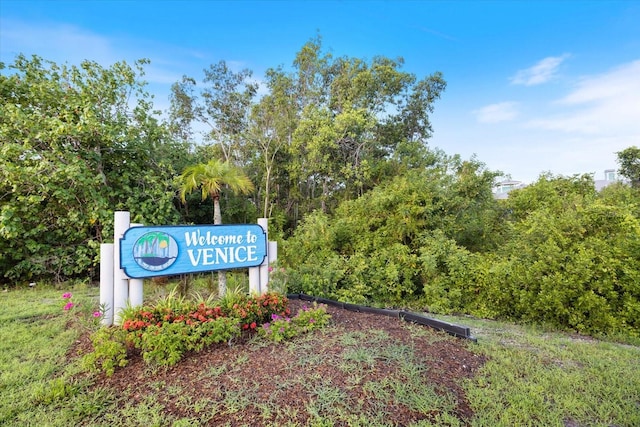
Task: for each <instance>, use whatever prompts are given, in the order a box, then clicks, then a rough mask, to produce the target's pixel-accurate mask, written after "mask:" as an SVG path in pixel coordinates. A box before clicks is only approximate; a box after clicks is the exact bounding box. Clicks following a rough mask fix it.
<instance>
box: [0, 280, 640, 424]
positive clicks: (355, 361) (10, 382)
mask: <svg viewBox="0 0 640 427" xmlns="http://www.w3.org/2000/svg"><path fill="white" fill-rule="evenodd" d="M67 291H72V292H73V294H74V302H77V303H80V308H81V309H83V310H85V311H86V314H87V318H88V320H87V325H86V328H91V327H92V326H91V324H90V323H91V322H90V315H91V311H92V310H93V309H94V308H95V307H96V306H97V300H98V289H97V288H95V287H83V286H76V288H75V289H65V288H59V289H53V288H35V289H15V290H9V291H6V292H1V293H0V337H1V339H0V425H7V426H32V425H33V426H65V427H66V426H70V425H74V426H75V425H92V426H93V425H105V426H107V425H109V426H117V425H126V426H132V425H140V426H145V427H149V426H154V425H157V426H164V425H176V426H185V425H202V424H203V423H204V421H203V420H204V418H199V417H198V416H193V417H189V418H177V417H175V416H172V415H171V414H170V413H168V412H167V411H165V410H164V408H163V406H162V405H161V404H160V403H158V399H155V398H154V396H153V395H147V396H146V397H145V398H144V399H142V400H141V401H140V402H139V403H137V404H135V405H132V404H130V403H129V402H125V401H123V400H122V398H121V397H120V396H119V393H118V390H113V389H109V388H106V387H104V388H100V387H98V388H96V387H94V386H93V385H94V384H95V378H94V377H92V376H91V375H85V374H82V373H81V370H80V367H79V362H78V360H77V359H74V358H71V357H69V351H70V349H71V348H72V346H73V345H74V343H75V341H76V340H77V339H78V337H79V336H80V335H81V334H82V333H83V332H85V331H86V329H83V327H79V326H76V327H74V328H69V327H68V320H69V319H68V316H66V315H65V314H68V313H65V312H64V310H63V306H64V305H65V300H63V299H62V298H61V295H62V294H63V293H64V292H67ZM445 320H448V321H453V322H455V323H459V324H463V325H465V326H469V327H471V329H472V332H473V334H474V335H475V336H476V337H477V338H478V343H477V344H475V345H470V346H469V347H468V348H469V349H470V350H471V351H473V352H477V353H479V354H483V355H485V356H486V357H487V362H486V363H485V364H484V365H483V366H482V368H480V370H479V371H478V372H477V373H476V375H475V376H474V377H473V378H471V379H467V380H464V381H461V386H462V387H463V389H464V391H465V394H466V396H467V399H468V401H469V405H470V407H471V409H472V410H473V412H474V414H475V415H474V417H473V418H472V419H471V420H466V421H464V422H463V421H460V420H458V419H456V418H455V417H452V416H450V413H448V412H446V410H445V409H441V411H442V413H444V414H445V415H447V414H449V415H447V416H443V417H440V419H435V420H432V421H431V422H430V423H429V422H426V421H421V422H419V423H416V424H414V425H416V426H418V425H420V426H427V425H442V426H456V425H471V426H528V425H530V426H571V427H575V426H629V427H631V426H640V347H638V346H637V345H630V344H619V343H613V342H608V341H603V340H596V339H592V338H588V337H579V336H576V335H571V334H565V333H559V332H552V331H546V330H543V329H540V328H536V327H532V326H521V325H514V324H509V323H504V322H494V321H487V320H478V319H468V318H452V317H449V318H446V319H445ZM329 328H331V327H329ZM330 332H335V331H330ZM349 338H350V337H349V336H344V337H342V338H340V339H339V341H340V342H341V343H343V345H345V351H344V352H343V356H342V357H341V359H340V362H341V363H342V365H341V366H340V369H346V370H348V371H350V372H353V373H357V372H359V370H362V369H363V367H366V366H370V365H372V364H375V363H378V362H377V361H379V360H380V357H379V356H380V355H390V354H395V353H397V349H394V348H392V347H388V348H386V347H384V346H385V342H386V340H382V339H381V338H380V336H378V335H376V334H368V338H366V337H364V339H370V340H371V343H369V344H370V345H369V346H363V347H362V348H369V349H375V352H372V350H369V351H365V350H362V349H359V348H358V347H355V346H351V347H349V346H350V344H349ZM360 338H363V337H360ZM336 339H337V338H336ZM451 339H453V338H451ZM310 340H313V336H310V337H305V338H303V339H299V340H294V341H293V342H291V343H286V344H282V345H283V346H284V349H286V352H287V353H289V354H296V348H295V347H296V346H300V349H302V347H305V348H306V347H309V345H310ZM391 341H392V340H389V342H391ZM636 344H637V343H636ZM248 345H249V346H250V348H249V349H247V351H248V352H250V351H261V349H260V348H251V346H262V345H264V343H260V342H259V341H255V342H250V343H249V344H248ZM347 347H348V348H347ZM409 350H410V349H407V351H409ZM297 353H301V352H300V351H298V352H297ZM241 356H242V355H240V356H237V357H236V358H235V359H234V360H230V361H229V362H228V363H227V364H226V365H221V366H220V370H226V371H233V370H234V369H236V368H237V367H236V366H235V365H234V363H235V364H239V365H238V367H240V365H241V364H242V363H243V361H244V362H246V359H247V358H248V357H247V356H246V355H245V357H244V359H243V358H242V357H241ZM312 357H315V356H313V355H307V358H312ZM387 359H388V357H387ZM300 360H302V359H300ZM300 360H298V362H297V363H302V362H301V361H300ZM305 360H306V359H305ZM303 361H304V360H303ZM321 362H322V360H320V359H318V360H315V359H314V360H311V359H309V360H308V363H321ZM350 364H351V367H350V366H349V365H350ZM405 368H406V369H405V371H406V370H413V369H415V370H418V371H419V370H420V366H417V365H411V366H409V365H407V366H406V367H405ZM208 369H209V371H210V374H211V376H212V377H213V378H215V376H216V375H220V374H221V373H222V371H221V372H218V370H216V369H215V367H210V368H208ZM407 378H410V377H407ZM386 381H387V383H388V384H395V385H396V386H397V387H396V388H393V387H387V388H386V389H385V390H394V392H397V391H398V390H401V389H402V390H405V389H406V390H409V393H413V395H407V396H404V397H403V399H406V400H407V401H416V400H418V399H422V398H424V393H422V394H420V395H418V393H419V392H418V390H430V389H431V387H430V385H429V384H413V383H411V382H410V381H409V382H407V381H405V383H404V384H405V387H404V388H402V387H401V385H402V384H400V383H399V382H398V379H397V378H392V377H390V378H388V379H387V380H386ZM300 384H304V387H306V388H309V389H311V390H313V391H314V396H315V399H316V400H315V401H311V402H309V405H308V407H309V408H310V409H309V410H314V409H315V410H318V408H321V409H323V410H324V411H325V412H324V413H329V414H331V413H332V412H331V411H332V410H334V409H335V408H341V411H343V412H344V411H345V407H344V404H343V402H341V399H342V398H343V397H342V396H341V394H340V390H339V389H335V388H332V387H330V384H328V383H327V382H326V379H323V378H322V377H321V376H319V377H316V378H306V379H304V381H303V382H300ZM151 385H153V384H151ZM408 386H411V387H408ZM160 388H161V385H160V384H159V385H158V389H160ZM173 388H174V389H172V390H167V389H166V387H165V388H164V391H163V392H164V393H173V392H175V399H176V402H179V401H180V399H181V398H183V400H184V399H186V398H187V397H186V395H184V394H181V393H180V386H179V385H173ZM396 389H397V390H396ZM380 390H382V389H380ZM406 390H405V391H406ZM283 393H284V392H283ZM241 397H242V396H238V399H240V400H241ZM387 398H388V397H387ZM238 402H239V401H238ZM433 402H435V403H433V404H434V405H442V408H446V407H447V405H449V404H450V403H447V402H439V401H438V400H437V399H434V400H433ZM236 403H237V402H236ZM205 404H206V402H198V401H197V400H195V401H193V402H189V405H191V406H192V407H194V408H197V407H198V405H205ZM265 405H266V403H265ZM384 409H385V408H380V410H381V413H383V411H384ZM264 410H265V411H271V412H273V411H277V412H279V413H282V414H286V413H287V406H286V402H271V403H269V404H268V405H267V406H265V408H264ZM347 410H348V408H347ZM194 413H195V414H198V412H197V411H194ZM343 415H344V414H343ZM315 420H316V421H315V422H314V423H313V424H310V425H334V424H333V423H332V420H331V418H330V417H326V416H325V417H324V418H315ZM341 420H342V421H341V422H340V423H339V425H353V426H355V425H359V426H360V425H362V426H366V425H388V424H385V421H384V417H377V418H376V417H372V416H370V415H369V414H365V413H356V412H354V413H351V414H348V417H342V418H341ZM344 420H350V421H344ZM465 423H466V424H465ZM254 425H255V424H254Z"/></svg>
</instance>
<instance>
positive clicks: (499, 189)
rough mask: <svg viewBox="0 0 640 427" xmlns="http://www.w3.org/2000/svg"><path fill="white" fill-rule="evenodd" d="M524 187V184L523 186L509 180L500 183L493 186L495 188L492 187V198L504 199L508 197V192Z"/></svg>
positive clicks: (520, 182)
mask: <svg viewBox="0 0 640 427" xmlns="http://www.w3.org/2000/svg"><path fill="white" fill-rule="evenodd" d="M524 187H526V184H524V183H523V182H522V181H513V180H510V179H508V180H506V181H500V182H498V183H497V184H496V185H495V187H493V198H494V199H506V198H507V197H509V191H511V190H515V189H517V188H524Z"/></svg>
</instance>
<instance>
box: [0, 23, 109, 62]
mask: <svg viewBox="0 0 640 427" xmlns="http://www.w3.org/2000/svg"><path fill="white" fill-rule="evenodd" d="M1 24H2V25H1V28H2V30H1V32H0V36H1V38H2V44H3V46H2V50H1V54H2V60H3V61H6V62H10V61H11V60H12V59H13V56H15V55H17V54H19V53H23V54H25V55H26V56H31V55H32V54H34V53H36V54H37V53H38V52H48V53H47V56H46V57H43V59H47V60H52V61H55V62H70V63H74V64H75V63H80V62H82V61H83V60H84V59H87V58H86V53H87V52H91V55H92V56H91V58H90V59H91V60H94V61H96V62H100V63H104V62H111V63H112V62H116V61H117V59H116V52H115V49H114V48H113V46H112V45H111V42H110V41H109V40H108V39H107V38H105V37H102V36H99V35H97V34H94V33H91V32H88V31H85V30H82V29H80V28H78V27H75V26H72V25H66V24H52V25H51V26H44V25H33V24H29V23H25V22H20V21H11V20H6V19H3V20H2V21H1Z"/></svg>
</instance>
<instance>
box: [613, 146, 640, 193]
mask: <svg viewBox="0 0 640 427" xmlns="http://www.w3.org/2000/svg"><path fill="white" fill-rule="evenodd" d="M616 154H617V155H618V165H619V166H620V175H622V176H624V177H626V178H627V179H629V181H631V183H632V184H633V186H634V187H638V186H640V148H638V147H636V146H632V147H629V148H625V149H624V150H622V151H619V152H617V153H616Z"/></svg>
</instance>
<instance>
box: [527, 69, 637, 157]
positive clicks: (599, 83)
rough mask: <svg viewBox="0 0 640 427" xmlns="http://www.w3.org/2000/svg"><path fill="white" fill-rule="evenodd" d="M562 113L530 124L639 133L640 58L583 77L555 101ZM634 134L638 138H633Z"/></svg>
mask: <svg viewBox="0 0 640 427" xmlns="http://www.w3.org/2000/svg"><path fill="white" fill-rule="evenodd" d="M554 106H555V107H559V108H562V109H563V110H564V111H563V112H561V113H560V114H556V115H552V116H549V117H542V118H538V119H535V120H531V121H530V122H529V123H528V126H530V127H534V128H539V129H546V130H559V131H563V132H575V133H579V134H592V135H611V136H613V135H615V136H618V137H620V136H626V137H627V138H628V139H629V145H633V144H637V141H638V137H639V136H640V60H637V61H633V62H630V63H626V64H623V65H621V66H618V67H616V68H614V69H612V70H610V71H609V72H606V73H604V74H600V75H596V76H588V77H583V78H582V79H580V80H579V82H578V84H577V85H576V88H575V89H574V90H573V91H572V92H571V93H569V94H568V95H567V96H565V97H563V98H561V99H558V100H556V101H555V102H554ZM634 138H635V140H634Z"/></svg>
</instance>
